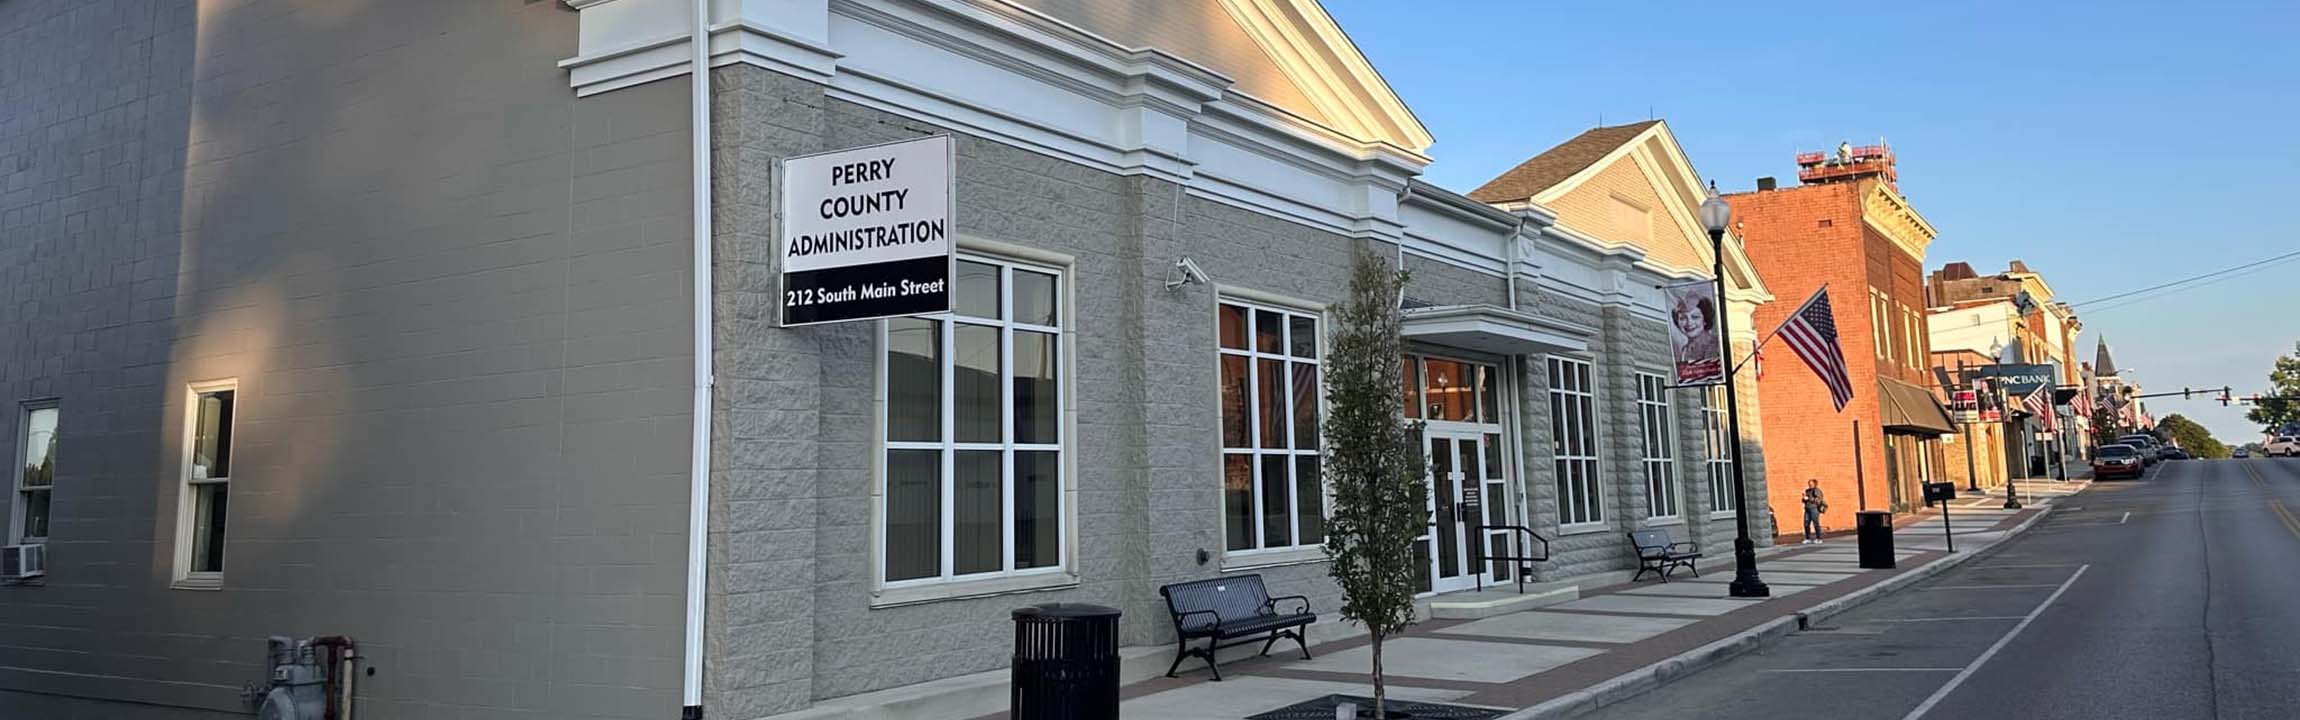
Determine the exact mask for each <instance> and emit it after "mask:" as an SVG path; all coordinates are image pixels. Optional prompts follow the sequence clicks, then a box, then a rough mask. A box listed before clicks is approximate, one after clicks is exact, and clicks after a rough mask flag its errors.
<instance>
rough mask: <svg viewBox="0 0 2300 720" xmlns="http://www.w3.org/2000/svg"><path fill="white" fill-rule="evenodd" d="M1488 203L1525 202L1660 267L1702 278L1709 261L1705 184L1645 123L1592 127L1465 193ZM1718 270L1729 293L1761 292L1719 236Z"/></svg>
mask: <svg viewBox="0 0 2300 720" xmlns="http://www.w3.org/2000/svg"><path fill="white" fill-rule="evenodd" d="M1472 197H1476V198H1477V199H1479V200H1482V201H1485V202H1488V203H1492V204H1495V205H1501V206H1505V207H1506V206H1509V205H1511V204H1513V203H1532V204H1538V205H1541V206H1544V207H1548V208H1550V209H1551V210H1553V211H1555V212H1556V213H1557V218H1558V223H1559V224H1561V225H1564V226H1566V227H1570V228H1572V229H1574V230H1575V231H1577V232H1579V233H1581V234H1582V235H1584V236H1587V237H1590V238H1594V239H1596V240H1598V241H1599V242H1602V243H1605V244H1608V245H1615V246H1622V247H1635V248H1638V249H1640V250H1643V251H1644V253H1645V259H1646V261H1648V262H1650V263H1653V264H1654V265H1657V266H1660V267H1662V268H1664V269H1667V270H1671V271H1675V272H1683V273H1694V274H1701V275H1707V274H1709V273H1710V270H1711V269H1712V267H1713V265H1712V263H1713V262H1714V260H1713V254H1712V252H1711V246H1710V242H1709V234H1708V231H1707V230H1706V229H1704V228H1703V227H1702V226H1701V221H1700V219H1699V215H1698V211H1699V208H1700V207H1701V201H1702V200H1703V199H1705V198H1706V197H1707V191H1706V184H1705V183H1703V182H1702V180H1701V176H1700V174H1699V173H1696V172H1694V170H1693V166H1692V163H1691V162H1689V161H1687V160H1686V158H1685V154H1684V151H1683V150H1681V149H1680V148H1679V147H1678V146H1677V138H1676V137H1675V136H1674V135H1672V134H1671V133H1670V131H1669V124H1668V123H1667V122H1664V121H1660V120H1648V121H1645V122H1640V123H1633V124H1629V125H1617V126H1612V127H1602V128H1595V129H1592V130H1590V131H1588V132H1584V133H1582V134H1581V135H1579V136H1576V137H1574V138H1573V139H1571V140H1568V141H1566V142H1564V143H1561V144H1559V145H1558V146H1556V147H1553V148H1551V149H1549V150H1547V151H1544V152H1543V153H1542V154H1540V155H1536V156H1534V157H1533V158H1531V159H1529V160H1527V161H1525V162H1524V163H1520V164H1519V165H1518V166H1517V167H1514V168H1511V169H1510V170H1509V171H1507V172H1504V173H1503V174H1502V175H1501V176H1499V177H1496V178H1494V179H1493V180H1492V181H1490V182H1488V183H1486V185H1485V186H1484V187H1481V188H1479V190H1478V191H1477V192H1476V193H1473V194H1472ZM1726 240H1727V242H1726V258H1725V266H1726V267H1725V271H1726V276H1727V279H1728V280H1729V281H1730V283H1731V285H1732V286H1733V287H1734V288H1735V289H1736V290H1740V291H1744V292H1749V293H1755V294H1757V295H1760V296H1761V295H1763V294H1764V282H1763V281H1762V280H1761V279H1759V278H1758V277H1757V273H1756V270H1755V269H1754V266H1752V265H1751V264H1750V263H1749V259H1748V257H1747V256H1746V254H1745V253H1743V251H1742V249H1741V246H1740V239H1739V238H1737V237H1734V236H1732V235H1728V236H1727V237H1726Z"/></svg>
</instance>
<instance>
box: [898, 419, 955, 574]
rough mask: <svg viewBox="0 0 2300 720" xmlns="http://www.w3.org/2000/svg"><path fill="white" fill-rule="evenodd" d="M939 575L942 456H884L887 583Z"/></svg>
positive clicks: (924, 453) (917, 453)
mask: <svg viewBox="0 0 2300 720" xmlns="http://www.w3.org/2000/svg"><path fill="white" fill-rule="evenodd" d="M940 574H942V453H941V452H940V451H936V450H889V451H887V454H886V579H888V580H912V579H916V578H924V577H934V576H936V575H940Z"/></svg>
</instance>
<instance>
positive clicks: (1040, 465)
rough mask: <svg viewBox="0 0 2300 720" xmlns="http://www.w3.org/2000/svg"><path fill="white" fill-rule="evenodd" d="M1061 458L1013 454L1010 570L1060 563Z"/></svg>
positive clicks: (1032, 452)
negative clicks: (1012, 536)
mask: <svg viewBox="0 0 2300 720" xmlns="http://www.w3.org/2000/svg"><path fill="white" fill-rule="evenodd" d="M1061 463H1062V460H1061V456H1060V455H1059V454H1057V453H1053V452H1047V451H1043V450H1016V451H1014V567H1015V568H1016V569H1022V568H1036V567H1054V566H1057V565H1060V564H1062V518H1061V516H1060V513H1061V510H1062V468H1061Z"/></svg>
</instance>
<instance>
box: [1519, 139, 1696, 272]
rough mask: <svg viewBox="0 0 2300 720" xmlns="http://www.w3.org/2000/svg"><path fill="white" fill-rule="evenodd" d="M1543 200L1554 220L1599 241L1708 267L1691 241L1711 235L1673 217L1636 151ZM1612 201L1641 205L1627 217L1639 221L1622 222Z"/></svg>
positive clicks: (1673, 262)
mask: <svg viewBox="0 0 2300 720" xmlns="http://www.w3.org/2000/svg"><path fill="white" fill-rule="evenodd" d="M1545 202H1546V204H1548V205H1549V207H1550V209H1552V210H1556V211H1557V219H1558V221H1560V222H1563V223H1565V224H1566V225H1567V226H1569V227H1572V228H1574V229H1577V230H1581V231H1582V232H1585V233H1588V234H1589V235H1591V236H1593V237H1595V238H1597V239H1598V240H1600V241H1603V242H1605V243H1608V244H1612V245H1634V246H1636V247H1638V248H1639V249H1642V250H1644V251H1645V257H1646V258H1647V259H1650V260H1652V261H1654V262H1656V263H1660V264H1662V265H1666V266H1668V267H1672V268H1677V269H1680V270H1693V271H1697V272H1703V273H1706V272H1708V270H1709V254H1708V253H1705V252H1701V251H1700V249H1698V248H1696V247H1695V243H1699V244H1701V245H1703V246H1706V245H1707V244H1708V243H1709V238H1707V237H1695V236H1694V235H1693V234H1692V233H1691V232H1689V230H1688V228H1686V227H1685V226H1684V225H1683V224H1682V223H1679V222H1678V221H1677V218H1676V217H1675V216H1674V215H1672V214H1671V210H1670V205H1669V204H1668V201H1666V200H1663V199H1662V197H1661V192H1660V190H1659V189H1658V188H1656V187H1655V186H1654V181H1653V179H1652V177H1651V176H1649V175H1647V174H1646V172H1645V170H1644V168H1641V167H1639V166H1638V162H1637V157H1636V156H1634V155H1622V156H1620V157H1617V158H1615V159H1614V160H1613V161H1612V162H1609V163H1606V164H1605V167H1603V168H1601V169H1599V170H1598V171H1597V173H1596V174H1595V175H1591V176H1589V179H1587V180H1584V181H1581V182H1578V183H1575V184H1574V185H1573V186H1571V187H1569V188H1566V189H1565V190H1564V192H1563V193H1561V194H1558V195H1557V196H1556V197H1554V198H1545ZM1678 202H1679V203H1682V202H1683V200H1682V199H1680V200H1679V201H1678ZM1616 205H1624V206H1627V207H1631V208H1637V209H1641V210H1643V211H1645V212H1644V214H1643V215H1636V214H1634V213H1633V214H1631V215H1630V217H1629V218H1626V219H1636V218H1642V219H1643V226H1642V227H1625V226H1623V225H1622V224H1621V223H1622V222H1623V220H1624V219H1625V218H1624V217H1623V215H1621V214H1620V213H1621V210H1620V209H1618V208H1616V207H1615V206H1616Z"/></svg>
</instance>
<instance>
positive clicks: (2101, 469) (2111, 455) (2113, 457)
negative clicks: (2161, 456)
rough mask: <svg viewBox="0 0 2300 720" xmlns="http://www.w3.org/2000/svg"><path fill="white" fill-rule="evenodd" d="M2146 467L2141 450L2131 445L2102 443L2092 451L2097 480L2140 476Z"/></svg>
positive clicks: (2093, 470)
mask: <svg viewBox="0 0 2300 720" xmlns="http://www.w3.org/2000/svg"><path fill="white" fill-rule="evenodd" d="M2146 467H2147V462H2146V461H2145V460H2143V459H2142V457H2141V454H2140V450H2139V449H2136V448H2134V447H2133V446H2131V445H2122V444H2119V445H2102V446H2100V449H2098V450H2095V451H2093V453H2092V477H2093V479H2096V480H2109V479H2113V478H2120V477H2126V478H2136V477H2140V474H2141V471H2142V470H2143V469H2145V468H2146Z"/></svg>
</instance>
